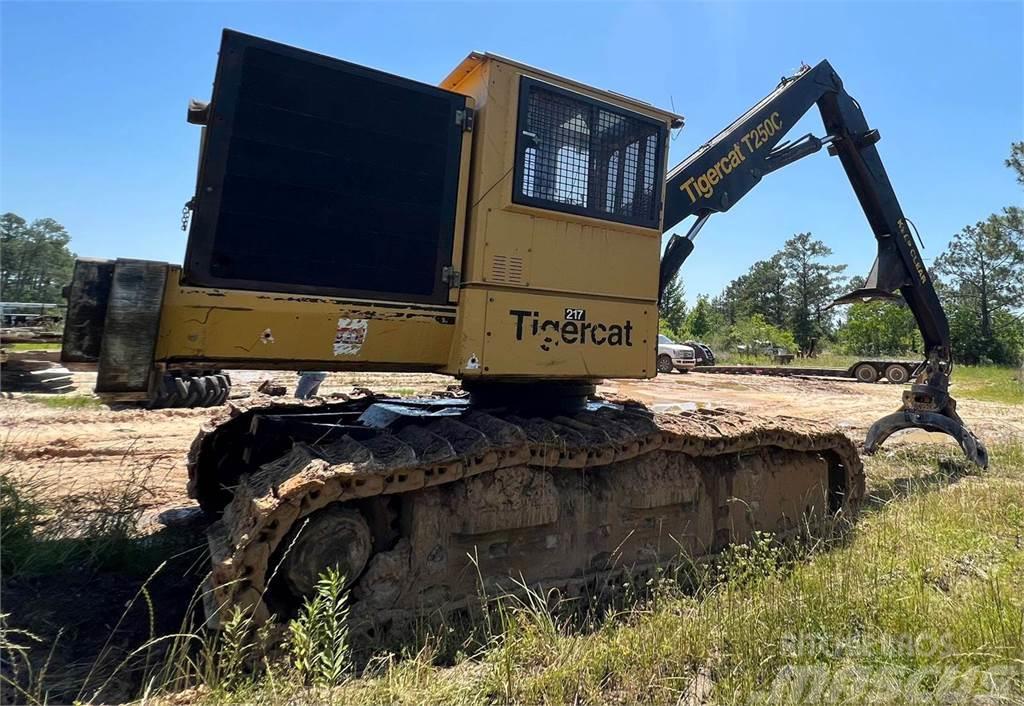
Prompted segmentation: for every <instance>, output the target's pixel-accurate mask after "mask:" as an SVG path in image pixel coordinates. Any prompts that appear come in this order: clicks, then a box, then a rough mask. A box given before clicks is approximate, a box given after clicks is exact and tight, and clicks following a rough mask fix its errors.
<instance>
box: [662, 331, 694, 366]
mask: <svg viewBox="0 0 1024 706" xmlns="http://www.w3.org/2000/svg"><path fill="white" fill-rule="evenodd" d="M695 367H697V356H696V354H695V353H694V350H693V348H692V347H691V346H687V345H685V344H683V343H676V342H675V341H673V340H672V339H671V338H669V337H668V336H666V335H665V334H659V335H658V372H659V373H671V372H672V371H673V370H678V371H679V372H681V373H685V372H687V371H688V370H692V369H693V368H695Z"/></svg>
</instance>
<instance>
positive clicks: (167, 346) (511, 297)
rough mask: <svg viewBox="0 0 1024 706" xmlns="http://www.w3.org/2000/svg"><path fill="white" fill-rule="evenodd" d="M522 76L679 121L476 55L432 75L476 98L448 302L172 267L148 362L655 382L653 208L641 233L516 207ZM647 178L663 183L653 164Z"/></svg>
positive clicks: (656, 247) (657, 230) (657, 240)
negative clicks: (195, 275)
mask: <svg viewBox="0 0 1024 706" xmlns="http://www.w3.org/2000/svg"><path fill="white" fill-rule="evenodd" d="M524 76H525V77H529V78H532V79H535V80H539V81H543V82H545V83H546V84H551V85H554V86H557V87H558V88H561V89H564V90H567V91H571V92H573V93H575V94H582V95H584V96H586V97H587V98H590V99H593V100H595V101H599V102H601V103H604V104H609V105H611V106H614V107H616V108H620V109H625V110H628V111H630V112H633V113H639V114H642V115H644V116H646V117H649V118H653V119H656V120H658V121H660V122H663V123H664V124H665V126H666V128H667V127H668V126H670V125H671V124H672V122H673V121H674V120H677V119H678V118H677V116H675V115H673V114H671V113H666V112H664V111H661V110H657V109H655V108H653V107H651V106H649V105H647V104H644V103H640V102H638V101H634V100H631V99H628V98H625V97H623V96H620V95H618V94H613V93H609V92H606V91H600V90H596V89H593V88H590V87H588V86H584V85H581V84H578V83H576V82H574V81H570V80H568V79H564V78H561V77H558V76H555V75H552V74H549V73H546V72H543V71H540V70H537V69H534V68H531V67H529V66H525V65H523V64H519V63H516V62H513V61H510V60H507V59H503V58H499V57H494V56H491V55H484V54H472V55H470V56H469V57H468V58H467V59H466V60H465V61H463V62H462V63H461V64H460V65H459V67H458V68H457V69H456V70H455V71H453V72H452V74H451V75H450V76H449V77H448V78H447V79H445V81H444V82H443V83H442V87H443V88H445V89H448V90H451V91H455V92H459V93H462V94H465V95H467V96H469V97H470V98H472V100H473V103H472V104H475V108H476V111H475V120H474V124H473V128H472V130H471V131H467V132H466V133H465V140H466V145H465V146H466V149H464V150H463V152H462V155H463V158H462V174H461V176H460V188H461V189H462V191H461V192H460V194H459V201H458V204H459V205H458V218H457V219H456V233H455V234H454V247H453V255H452V265H451V269H452V270H453V271H455V272H457V273H459V274H458V279H459V281H458V282H457V283H453V285H454V286H452V287H451V289H450V292H449V301H450V303H449V304H447V305H443V304H442V305H434V304H417V303H403V302H383V301H362V300H352V299H345V298H331V297H316V296H308V295H297V294H288V293H275V292H256V291H244V290H232V289H217V288H209V287H195V286H188V285H185V284H182V283H181V281H180V277H181V270H180V269H179V268H178V267H175V266H168V274H167V277H166V282H165V289H164V295H163V301H162V304H161V308H160V315H159V329H158V331H159V333H158V337H157V342H156V346H155V350H154V355H153V357H154V361H155V362H156V363H158V364H160V363H166V364H175V365H181V366H205V367H221V368H257V369H264V368H266V369H280V368H286V369H307V370H336V371H344V370H363V369H372V370H394V371H431V372H439V373H446V374H449V375H453V376H456V377H460V378H493V379H503V378H509V379H524V378H544V379H577V380H582V379H589V380H593V379H600V378H606V377H621V378H646V377H652V376H653V375H654V374H655V372H656V371H655V367H654V358H655V347H656V338H657V327H658V310H657V282H658V266H659V254H660V246H661V227H660V225H661V223H660V216H659V220H658V222H657V224H656V225H655V226H654V227H644V226H638V225H632V224H627V223H620V222H614V221H611V220H603V219H599V218H594V217H590V216H585V215H577V214H573V213H566V212H561V211H556V210H551V209H545V208H541V207H536V206H531V205H523V204H518V203H515V202H514V201H513V196H512V192H513V173H514V168H513V167H514V160H515V137H516V133H517V130H519V129H520V128H519V115H520V110H519V105H518V97H519V95H520V90H519V84H520V81H521V80H522V78H523V77H524ZM663 149H665V150H667V147H666V146H664V145H663ZM665 157H666V155H664V154H663V155H661V159H662V163H664V159H665ZM656 178H657V180H658V186H657V187H656V188H658V189H663V188H664V185H663V182H664V175H663V173H661V174H657V177H656ZM660 196H661V195H660V194H659V200H660Z"/></svg>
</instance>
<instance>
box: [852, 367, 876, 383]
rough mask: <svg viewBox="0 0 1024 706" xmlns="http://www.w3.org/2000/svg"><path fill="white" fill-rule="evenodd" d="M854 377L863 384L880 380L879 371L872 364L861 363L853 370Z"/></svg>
mask: <svg viewBox="0 0 1024 706" xmlns="http://www.w3.org/2000/svg"><path fill="white" fill-rule="evenodd" d="M853 376H854V377H855V378H857V379H858V380H860V381H861V382H876V381H877V380H878V371H877V370H875V366H873V365H872V364H871V363H861V364H860V365H858V366H857V367H856V368H854V369H853Z"/></svg>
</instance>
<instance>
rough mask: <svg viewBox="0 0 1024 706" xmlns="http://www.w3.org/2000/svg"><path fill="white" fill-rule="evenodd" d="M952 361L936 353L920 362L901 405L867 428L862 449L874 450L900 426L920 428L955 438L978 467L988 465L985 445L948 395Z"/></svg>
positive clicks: (899, 428)
mask: <svg viewBox="0 0 1024 706" xmlns="http://www.w3.org/2000/svg"><path fill="white" fill-rule="evenodd" d="M952 367H953V366H952V364H950V363H949V362H948V361H946V360H942V359H940V358H938V357H937V356H932V357H930V358H929V360H927V361H925V362H924V363H922V364H921V367H920V368H919V369H918V371H917V374H916V380H915V381H914V384H913V385H911V387H910V389H909V390H904V392H903V406H902V407H901V408H900V409H899V410H897V411H896V412H893V413H892V414H887V415H885V416H884V417H882V418H881V419H879V420H878V421H876V422H875V423H874V424H872V425H871V428H870V429H868V433H867V436H866V437H865V439H864V452H865V453H868V454H871V453H874V452H875V451H876V450H877V449H878V447H879V446H881V445H882V444H883V443H885V440H886V439H888V438H889V437H890V436H892V435H893V434H895V433H896V432H898V431H901V430H903V429H923V430H924V431H928V432H938V433H941V434H948V435H949V436H951V437H953V438H954V439H956V442H957V443H958V444H960V448H961V449H963V451H964V454H965V455H966V456H967V458H969V459H970V460H971V461H972V462H974V463H975V464H977V465H978V466H980V467H981V468H987V467H988V450H987V449H986V448H985V444H984V443H983V442H982V441H981V439H979V438H978V437H977V436H975V435H974V433H973V432H972V431H971V430H970V429H968V428H967V425H966V424H964V421H963V420H962V419H960V415H959V414H957V412H956V400H955V399H953V397H952V395H950V394H949V375H950V372H952Z"/></svg>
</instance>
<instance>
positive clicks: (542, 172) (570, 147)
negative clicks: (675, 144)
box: [516, 79, 664, 225]
mask: <svg viewBox="0 0 1024 706" xmlns="http://www.w3.org/2000/svg"><path fill="white" fill-rule="evenodd" d="M524 81H525V79H524ZM522 99H524V100H525V101H526V108H525V111H521V113H520V130H519V133H520V134H519V155H518V157H519V160H518V166H519V170H518V178H517V182H516V195H517V197H521V198H519V199H517V200H520V201H525V202H527V203H533V204H534V205H540V206H544V207H546V208H554V209H557V210H569V211H573V212H583V213H586V214H587V215H593V216H597V217H601V218H609V217H610V218H612V219H613V220H622V221H627V222H634V223H642V224H644V225H657V220H658V215H659V214H658V208H659V204H658V197H659V195H660V194H659V192H660V186H661V179H660V175H659V171H661V165H660V164H659V161H660V160H659V158H660V154H661V149H660V146H661V139H662V136H663V134H664V130H663V127H662V126H661V125H660V124H658V123H656V122H653V121H651V120H648V119H644V118H643V117H641V116H631V115H630V114H627V113H624V112H619V111H614V110H610V109H607V108H605V107H603V106H602V105H601V104H599V103H597V102H596V101H592V100H590V99H586V98H583V97H576V95H575V94H571V93H568V92H566V91H562V90H559V89H554V88H549V87H546V86H545V85H544V84H539V83H537V82H533V81H531V82H529V83H528V84H525V85H524V89H523V95H522Z"/></svg>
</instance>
